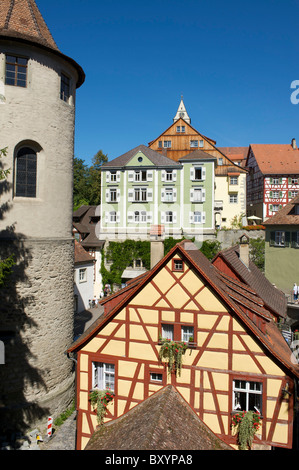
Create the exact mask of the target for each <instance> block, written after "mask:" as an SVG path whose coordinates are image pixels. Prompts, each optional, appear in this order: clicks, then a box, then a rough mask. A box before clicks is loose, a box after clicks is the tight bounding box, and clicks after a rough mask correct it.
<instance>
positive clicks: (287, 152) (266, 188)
mask: <svg viewBox="0 0 299 470" xmlns="http://www.w3.org/2000/svg"><path fill="white" fill-rule="evenodd" d="M246 166H247V168H248V174H247V215H248V216H251V215H255V216H258V217H260V218H261V219H262V220H265V219H268V218H269V217H272V216H273V215H275V214H276V213H277V211H279V210H280V209H282V208H283V207H284V206H285V205H286V204H287V203H288V202H290V201H291V200H292V199H293V198H294V197H296V196H297V194H299V150H298V148H297V145H296V141H295V139H292V142H291V143H290V144H283V145H280V144H267V145H264V144H252V145H250V146H249V150H248V156H247V161H246Z"/></svg>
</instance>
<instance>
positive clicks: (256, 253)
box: [249, 237, 265, 272]
mask: <svg viewBox="0 0 299 470" xmlns="http://www.w3.org/2000/svg"><path fill="white" fill-rule="evenodd" d="M249 253H250V259H251V261H252V262H253V263H254V264H255V265H256V266H257V267H258V268H259V269H260V270H261V271H263V272H264V269H265V239H264V238H263V237H258V238H252V239H251V240H250V242H249Z"/></svg>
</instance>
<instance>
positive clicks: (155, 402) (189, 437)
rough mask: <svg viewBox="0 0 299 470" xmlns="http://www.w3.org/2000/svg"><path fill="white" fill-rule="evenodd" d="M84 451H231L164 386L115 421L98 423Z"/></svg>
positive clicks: (174, 392) (171, 390) (172, 391)
mask: <svg viewBox="0 0 299 470" xmlns="http://www.w3.org/2000/svg"><path fill="white" fill-rule="evenodd" d="M85 450H87V451H88V450H114V451H115V450H124V451H132V450H152V451H157V450H163V451H165V450H173V451H177V450H234V449H233V448H232V447H231V446H229V445H228V444H226V443H225V442H224V441H222V439H221V438H219V437H218V436H216V435H215V434H214V433H213V432H212V431H211V429H209V428H208V427H207V426H206V425H205V424H204V423H203V422H202V421H201V420H200V418H199V417H198V416H197V414H196V413H195V412H194V411H193V410H192V408H191V407H190V406H189V404H188V403H187V402H186V401H185V400H184V399H183V398H182V396H181V395H180V394H179V393H178V391H177V390H176V389H175V388H174V387H173V386H172V385H168V386H166V387H164V388H163V389H161V390H159V391H158V392H156V393H154V394H153V395H151V396H150V397H149V398H147V399H146V400H144V401H143V402H141V403H139V404H138V405H137V406H135V407H134V408H132V409H131V410H130V411H128V412H127V413H126V414H124V415H122V416H121V417H119V418H118V419H116V420H113V421H109V422H108V423H105V424H104V425H102V426H99V427H98V428H97V429H96V431H95V432H94V434H93V435H92V437H91V439H90V440H89V442H88V444H87V446H86V448H85Z"/></svg>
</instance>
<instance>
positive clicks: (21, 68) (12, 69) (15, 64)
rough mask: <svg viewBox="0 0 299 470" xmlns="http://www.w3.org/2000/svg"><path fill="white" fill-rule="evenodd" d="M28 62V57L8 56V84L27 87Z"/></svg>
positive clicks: (6, 76)
mask: <svg viewBox="0 0 299 470" xmlns="http://www.w3.org/2000/svg"><path fill="white" fill-rule="evenodd" d="M27 64H28V59H25V58H24V57H16V56H11V55H7V56H6V73H5V83H6V85H13V86H20V87H23V88H26V86H27Z"/></svg>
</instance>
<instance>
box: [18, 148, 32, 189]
mask: <svg viewBox="0 0 299 470" xmlns="http://www.w3.org/2000/svg"><path fill="white" fill-rule="evenodd" d="M36 168H37V158H36V152H35V151H34V150H33V149H31V148H29V147H23V148H21V149H20V150H19V151H18V153H17V157H16V185H15V195H16V196H19V197H36Z"/></svg>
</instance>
